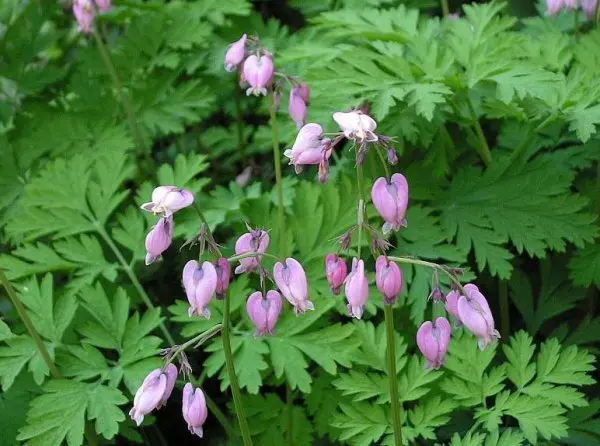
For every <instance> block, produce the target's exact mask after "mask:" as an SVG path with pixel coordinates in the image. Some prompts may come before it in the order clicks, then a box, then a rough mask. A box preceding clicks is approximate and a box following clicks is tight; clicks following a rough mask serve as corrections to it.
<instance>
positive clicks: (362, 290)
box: [345, 257, 369, 319]
mask: <svg viewBox="0 0 600 446" xmlns="http://www.w3.org/2000/svg"><path fill="white" fill-rule="evenodd" d="M345 293H346V299H347V300H348V312H349V313H350V316H352V317H353V318H356V319H361V318H362V315H363V312H364V308H365V305H366V303H367V299H368V298H369V280H368V279H367V276H366V274H365V263H364V262H363V261H362V260H359V259H357V258H356V257H355V258H354V259H352V271H351V272H350V274H349V275H348V277H347V278H346V287H345Z"/></svg>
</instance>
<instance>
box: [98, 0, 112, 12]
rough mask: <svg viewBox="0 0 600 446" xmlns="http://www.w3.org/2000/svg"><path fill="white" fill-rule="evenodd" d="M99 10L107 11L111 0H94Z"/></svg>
mask: <svg viewBox="0 0 600 446" xmlns="http://www.w3.org/2000/svg"><path fill="white" fill-rule="evenodd" d="M95 1H96V5H97V6H98V9H99V10H100V11H104V12H106V11H108V10H110V8H111V7H112V4H111V0H95Z"/></svg>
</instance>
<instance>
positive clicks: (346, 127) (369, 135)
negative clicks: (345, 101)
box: [333, 111, 378, 143]
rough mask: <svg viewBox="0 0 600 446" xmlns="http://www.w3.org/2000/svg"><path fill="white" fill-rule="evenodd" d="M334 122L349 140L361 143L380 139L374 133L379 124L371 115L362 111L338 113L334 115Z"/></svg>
mask: <svg viewBox="0 0 600 446" xmlns="http://www.w3.org/2000/svg"><path fill="white" fill-rule="evenodd" d="M333 120H334V121H335V122H337V124H338V125H339V126H340V129H341V130H342V132H344V135H345V136H346V138H348V139H354V140H356V141H358V142H359V143H360V142H374V141H377V139H378V138H377V135H376V134H375V133H374V130H375V129H376V128H377V123H376V122H375V120H374V119H373V118H371V117H370V116H369V115H366V114H364V113H361V112H360V111H352V112H349V113H342V112H336V113H334V114H333Z"/></svg>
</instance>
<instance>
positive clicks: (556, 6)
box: [546, 0, 565, 15]
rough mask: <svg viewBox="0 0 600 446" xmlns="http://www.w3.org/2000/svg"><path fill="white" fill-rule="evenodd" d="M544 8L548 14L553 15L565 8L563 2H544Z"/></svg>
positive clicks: (547, 0)
mask: <svg viewBox="0 0 600 446" xmlns="http://www.w3.org/2000/svg"><path fill="white" fill-rule="evenodd" d="M546 6H547V7H548V14H550V15H555V14H557V13H558V12H559V11H560V10H561V9H562V8H563V7H564V6H565V0H546Z"/></svg>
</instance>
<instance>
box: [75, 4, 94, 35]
mask: <svg viewBox="0 0 600 446" xmlns="http://www.w3.org/2000/svg"><path fill="white" fill-rule="evenodd" d="M73 14H74V15H75V19H76V20H77V23H78V24H79V30H80V31H82V32H84V33H89V32H91V31H92V30H93V29H94V18H95V17H96V8H95V7H94V4H93V3H92V0H74V1H73Z"/></svg>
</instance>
